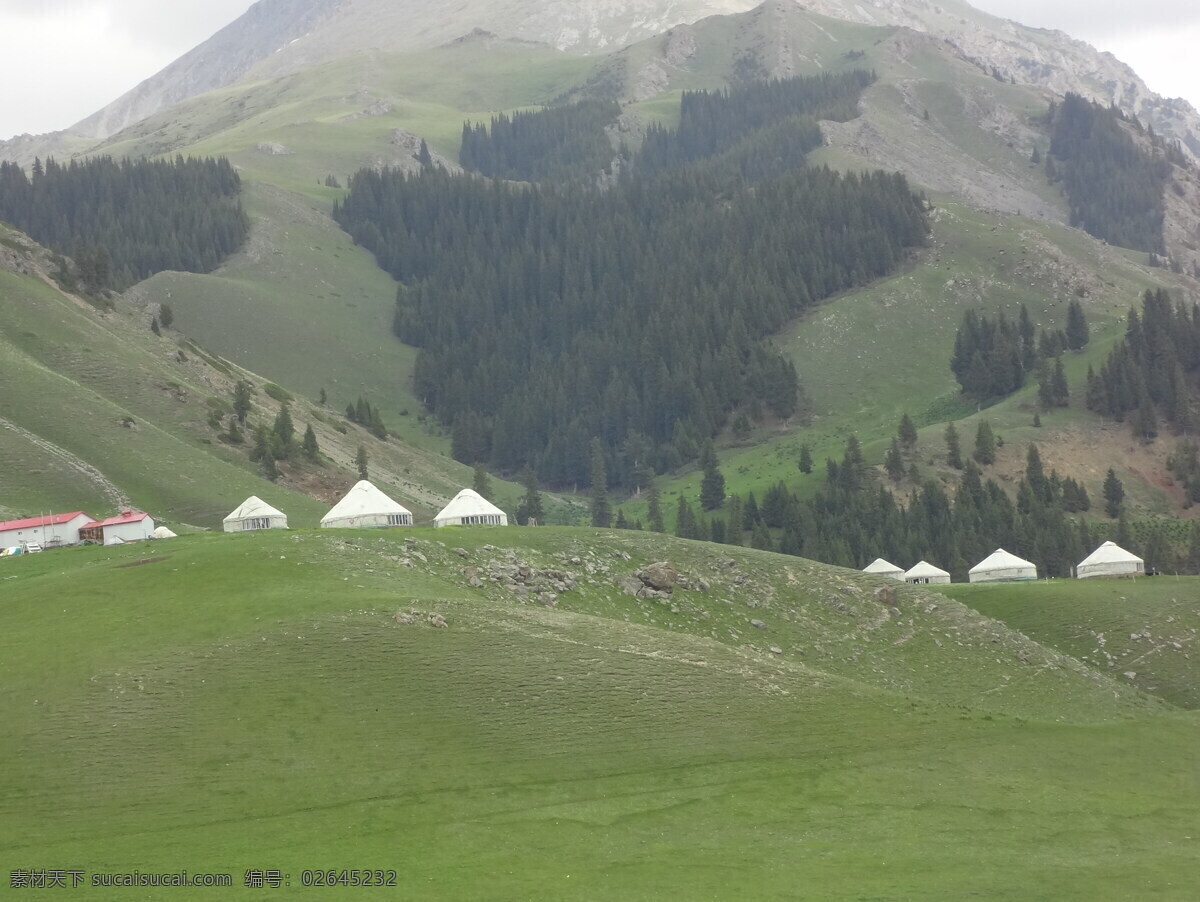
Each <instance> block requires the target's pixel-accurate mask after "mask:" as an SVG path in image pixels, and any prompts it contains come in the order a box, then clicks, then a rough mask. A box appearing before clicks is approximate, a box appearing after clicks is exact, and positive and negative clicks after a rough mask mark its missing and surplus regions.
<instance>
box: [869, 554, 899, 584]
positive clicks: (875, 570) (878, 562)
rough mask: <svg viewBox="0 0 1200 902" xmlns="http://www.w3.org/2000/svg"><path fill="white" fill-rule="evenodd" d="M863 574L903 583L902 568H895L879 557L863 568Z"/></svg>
mask: <svg viewBox="0 0 1200 902" xmlns="http://www.w3.org/2000/svg"><path fill="white" fill-rule="evenodd" d="M863 573H870V574H873V575H874V576H890V577H891V578H892V579H898V580H900V581H901V582H904V568H903V567H897V566H896V565H895V564H892V563H890V562H888V561H885V560H884V559H883V558H881V557H877V558H875V560H873V561H871V563H869V564H867V566H865V567H863Z"/></svg>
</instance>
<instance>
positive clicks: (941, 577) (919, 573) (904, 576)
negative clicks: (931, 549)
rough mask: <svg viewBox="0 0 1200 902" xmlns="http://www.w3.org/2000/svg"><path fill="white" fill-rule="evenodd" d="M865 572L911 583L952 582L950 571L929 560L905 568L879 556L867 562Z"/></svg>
mask: <svg viewBox="0 0 1200 902" xmlns="http://www.w3.org/2000/svg"><path fill="white" fill-rule="evenodd" d="M863 573H870V574H871V575H872V576H889V577H891V578H892V579H895V580H899V581H900V582H902V583H910V584H922V585H924V584H927V583H948V582H950V574H949V573H947V572H946V571H945V570H943V569H941V568H940V567H935V566H933V564H931V563H929V562H928V561H920V562H919V563H916V564H914V565H913V566H912V567H911V568H910V569H908V570H905V569H904V568H903V567H897V566H896V565H895V564H893V563H892V562H891V561H886V560H884V559H883V558H881V557H877V558H875V560H873V561H871V563H869V564H867V566H865V567H863Z"/></svg>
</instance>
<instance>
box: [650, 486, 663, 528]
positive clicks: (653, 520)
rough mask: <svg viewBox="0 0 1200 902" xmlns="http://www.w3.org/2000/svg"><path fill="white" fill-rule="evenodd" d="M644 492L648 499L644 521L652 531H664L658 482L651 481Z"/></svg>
mask: <svg viewBox="0 0 1200 902" xmlns="http://www.w3.org/2000/svg"><path fill="white" fill-rule="evenodd" d="M646 492H647V494H648V495H649V500H648V501H647V502H646V521H647V525H648V526H649V527H650V530H651V531H652V532H666V531H667V527H666V524H665V523H663V512H662V498H661V497H660V496H659V492H658V483H656V482H653V481H652V482H651V483H650V484H649V485H648V486H646Z"/></svg>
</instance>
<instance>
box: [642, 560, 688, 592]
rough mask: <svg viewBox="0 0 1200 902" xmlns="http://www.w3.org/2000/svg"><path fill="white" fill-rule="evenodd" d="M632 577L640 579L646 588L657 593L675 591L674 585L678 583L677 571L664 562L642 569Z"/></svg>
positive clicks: (671, 565)
mask: <svg viewBox="0 0 1200 902" xmlns="http://www.w3.org/2000/svg"><path fill="white" fill-rule="evenodd" d="M634 576H636V577H637V578H638V579H640V580H641V581H642V584H643V585H645V586H646V587H647V588H649V589H654V590H655V591H658V592H671V591H673V590H674V589H675V584H676V583H677V582H679V571H678V570H676V569H675V566H674V565H673V564H669V563H667V562H666V561H659V562H658V563H656V564H650V565H649V566H648V567H643V568H642V569H641V570H639V571H638V572H637V573H635V574H634Z"/></svg>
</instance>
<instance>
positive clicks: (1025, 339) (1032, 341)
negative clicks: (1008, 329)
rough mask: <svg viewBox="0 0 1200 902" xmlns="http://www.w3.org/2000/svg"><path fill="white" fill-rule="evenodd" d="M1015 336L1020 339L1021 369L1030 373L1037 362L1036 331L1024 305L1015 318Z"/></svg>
mask: <svg viewBox="0 0 1200 902" xmlns="http://www.w3.org/2000/svg"><path fill="white" fill-rule="evenodd" d="M1017 334H1018V335H1020V337H1021V368H1022V369H1024V370H1025V372H1027V373H1031V372H1033V367H1034V364H1035V362H1036V361H1037V329H1036V328H1035V327H1034V325H1033V320H1032V319H1030V318H1029V308H1028V307H1026V306H1025V305H1024V304H1022V305H1021V313H1020V316H1019V317H1018V318H1017Z"/></svg>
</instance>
